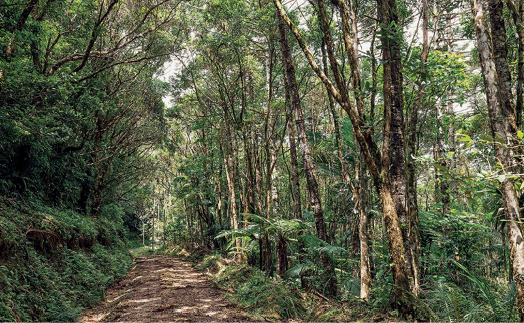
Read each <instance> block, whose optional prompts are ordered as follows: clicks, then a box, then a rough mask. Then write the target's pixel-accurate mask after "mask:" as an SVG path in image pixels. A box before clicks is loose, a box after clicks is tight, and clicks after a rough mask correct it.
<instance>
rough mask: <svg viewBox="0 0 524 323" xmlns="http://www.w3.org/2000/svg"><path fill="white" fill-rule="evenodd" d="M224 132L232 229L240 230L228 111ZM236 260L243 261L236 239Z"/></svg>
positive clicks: (224, 156) (223, 140)
mask: <svg viewBox="0 0 524 323" xmlns="http://www.w3.org/2000/svg"><path fill="white" fill-rule="evenodd" d="M224 131H225V138H222V135H220V136H221V140H222V143H223V145H224V154H223V155H222V157H223V159H224V168H225V170H226V180H227V186H228V188H229V206H230V212H231V229H233V230H238V215H237V207H236V199H237V198H236V192H235V178H234V172H235V171H234V164H233V163H234V161H233V156H232V154H233V151H232V147H231V140H232V138H231V129H230V125H229V116H228V115H227V111H226V110H224ZM234 245H235V258H236V259H237V260H239V261H240V260H242V257H241V256H240V252H241V251H240V247H241V244H240V239H235V244H234Z"/></svg>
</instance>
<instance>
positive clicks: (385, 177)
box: [273, 0, 413, 315]
mask: <svg viewBox="0 0 524 323" xmlns="http://www.w3.org/2000/svg"><path fill="white" fill-rule="evenodd" d="M341 1H342V2H343V1H344V0H339V2H341ZM273 3H274V4H275V6H276V8H277V11H278V12H279V13H280V15H281V16H282V18H283V20H284V21H285V22H286V24H287V25H288V26H289V28H290V29H291V31H292V32H293V34H294V35H295V38H296V39H297V40H298V43H299V45H300V48H301V49H302V52H303V53H304V55H305V56H306V59H307V61H308V63H309V65H310V66H311V68H312V69H313V71H314V72H315V73H316V74H317V75H318V77H319V78H320V79H321V80H322V82H323V83H324V85H325V86H326V88H327V89H328V90H329V91H330V92H331V94H332V95H333V98H334V99H335V100H336V101H337V102H338V103H339V104H340V106H341V107H342V108H343V109H344V110H345V111H346V112H347V113H348V115H349V117H350V119H351V123H352V125H353V130H354V134H355V136H356V138H357V141H358V143H359V145H360V147H361V152H362V156H363V158H364V160H365V162H366V165H367V166H368V169H369V171H370V173H371V175H372V176H373V180H374V182H375V187H376V189H377V191H378V192H379V198H380V202H381V206H382V211H383V214H384V220H385V224H386V230H387V233H388V237H389V241H388V243H389V250H390V259H391V262H392V264H391V269H392V273H393V279H394V282H395V285H396V286H397V288H395V301H396V302H398V308H399V309H400V311H401V313H402V314H405V315H407V314H410V313H412V312H413V306H412V304H413V302H410V301H409V299H410V298H411V296H410V294H409V292H408V291H409V290H410V285H409V272H408V271H407V267H406V262H405V261H404V259H405V251H404V241H403V237H402V231H401V227H400V222H399V220H398V215H397V212H396V210H395V206H394V202H393V199H392V196H391V184H390V182H389V170H388V169H385V168H384V167H382V164H381V154H380V152H379V150H378V146H377V144H376V141H375V139H374V138H373V132H372V130H371V127H370V126H369V125H368V124H366V121H365V120H367V118H366V115H365V111H363V109H359V108H358V106H359V100H358V98H359V97H361V96H357V108H355V107H354V106H353V104H352V102H351V100H349V97H348V95H347V91H346V89H345V86H344V85H343V84H339V82H338V80H336V86H337V87H335V85H333V83H332V82H331V81H330V79H329V78H328V76H327V75H326V74H325V73H324V72H323V71H322V70H321V69H320V67H319V65H318V64H317V62H316V61H315V59H314V57H313V55H312V54H311V52H310V51H309V49H308V46H307V44H306V42H305V41H304V39H303V37H302V35H301V33H300V32H299V30H298V28H297V27H296V26H295V24H294V23H293V22H292V21H291V19H290V18H289V17H288V15H287V13H286V11H285V10H284V8H283V7H282V3H281V2H280V1H279V0H273ZM318 6H319V8H320V7H321V6H323V4H322V1H319V2H318ZM322 20H323V24H327V18H326V17H325V12H324V15H322ZM323 30H324V32H325V33H326V34H327V33H329V30H328V29H326V28H323ZM347 38H348V37H344V39H345V41H347V42H349V41H351V39H350V38H349V39H347ZM326 45H327V47H328V56H330V57H329V58H330V61H331V62H332V70H331V72H332V73H333V74H334V75H335V76H336V75H337V73H338V72H337V70H334V69H333V66H336V64H333V57H331V56H332V55H331V53H330V51H331V50H330V48H329V47H330V44H329V43H327V44H326ZM346 47H347V48H349V47H350V46H346ZM351 48H352V47H351ZM348 52H349V53H354V51H353V50H348ZM354 60H355V59H353V61H354ZM335 63H336V60H335ZM340 77H341V76H340V75H338V77H337V79H340ZM356 83H360V82H356ZM344 91H346V92H344ZM360 101H361V100H360Z"/></svg>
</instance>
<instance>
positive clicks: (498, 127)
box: [470, 0, 524, 321]
mask: <svg viewBox="0 0 524 323" xmlns="http://www.w3.org/2000/svg"><path fill="white" fill-rule="evenodd" d="M470 4H471V10H472V14H473V17H474V19H475V34H476V38H477V47H478V51H479V58H480V64H481V68H482V76H483V79H484V88H485V91H486V98H487V102H488V113H489V118H490V125H491V132H492V135H493V138H494V139H495V156H496V158H497V161H498V162H499V163H500V164H502V166H503V167H504V170H505V171H510V170H511V169H513V167H514V165H515V160H514V157H513V156H512V151H511V145H510V144H511V135H512V134H511V133H509V132H508V130H509V129H511V126H510V125H509V123H510V122H511V120H510V119H508V118H506V117H505V115H504V112H503V111H502V110H503V109H505V107H504V106H503V105H502V103H501V102H500V100H499V98H500V96H499V95H500V93H499V92H498V87H497V81H498V75H497V70H496V67H495V63H494V61H493V58H492V56H491V54H492V53H491V49H490V35H489V33H488V30H487V23H486V18H485V15H484V10H483V8H482V5H481V4H480V2H479V0H470ZM497 55H499V56H500V54H496V55H495V56H497ZM497 141H502V142H503V143H504V144H500V143H499V142H497ZM501 190H502V199H503V204H504V217H505V219H506V221H507V222H506V226H507V228H508V230H507V233H508V244H509V251H510V261H511V269H512V274H513V279H514V281H515V285H516V288H517V291H516V298H517V308H518V313H519V318H520V321H524V243H523V239H522V231H521V228H520V226H519V223H520V221H521V219H520V209H519V201H518V197H517V192H516V191H515V186H514V181H513V179H512V178H511V176H509V175H508V176H505V179H504V181H503V182H502V183H501Z"/></svg>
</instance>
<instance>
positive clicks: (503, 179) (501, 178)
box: [497, 174, 506, 183]
mask: <svg viewBox="0 0 524 323" xmlns="http://www.w3.org/2000/svg"><path fill="white" fill-rule="evenodd" d="M497 180H498V181H499V182H501V183H502V182H504V181H505V180H506V175H504V174H502V175H499V177H497Z"/></svg>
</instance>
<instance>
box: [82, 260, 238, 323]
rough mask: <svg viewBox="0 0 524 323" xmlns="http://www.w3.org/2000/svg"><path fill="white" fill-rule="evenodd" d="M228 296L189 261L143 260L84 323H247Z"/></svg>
mask: <svg viewBox="0 0 524 323" xmlns="http://www.w3.org/2000/svg"><path fill="white" fill-rule="evenodd" d="M247 320H248V317H247V315H245V314H244V313H242V311H241V310H240V309H238V308H237V307H235V306H234V305H232V304H230V303H229V302H228V301H227V300H226V298H225V295H224V292H223V291H222V290H220V289H218V288H216V287H214V286H213V285H212V284H211V283H210V282H209V281H208V280H207V279H206V278H205V276H204V275H203V274H201V273H199V272H198V271H196V270H195V269H193V268H192V267H191V265H190V264H189V263H187V262H185V261H182V260H179V259H176V258H171V257H168V256H161V255H155V256H151V255H148V256H140V257H138V258H136V259H135V261H134V263H133V268H132V269H131V271H130V272H129V273H128V275H127V276H126V277H125V278H124V279H123V280H121V281H120V282H118V283H117V284H116V285H115V286H113V287H111V288H109V289H108V290H107V297H106V301H104V302H103V303H102V304H100V305H99V306H97V307H96V308H93V309H90V310H87V311H86V312H85V313H84V315H83V316H82V317H81V318H80V321H81V322H102V321H106V322H107V321H113V322H114V321H117V322H122V321H127V322H130V321H133V322H137V321H141V322H145V321H148V322H161V321H171V322H173V321H185V322H190V321H200V322H202V321H247Z"/></svg>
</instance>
